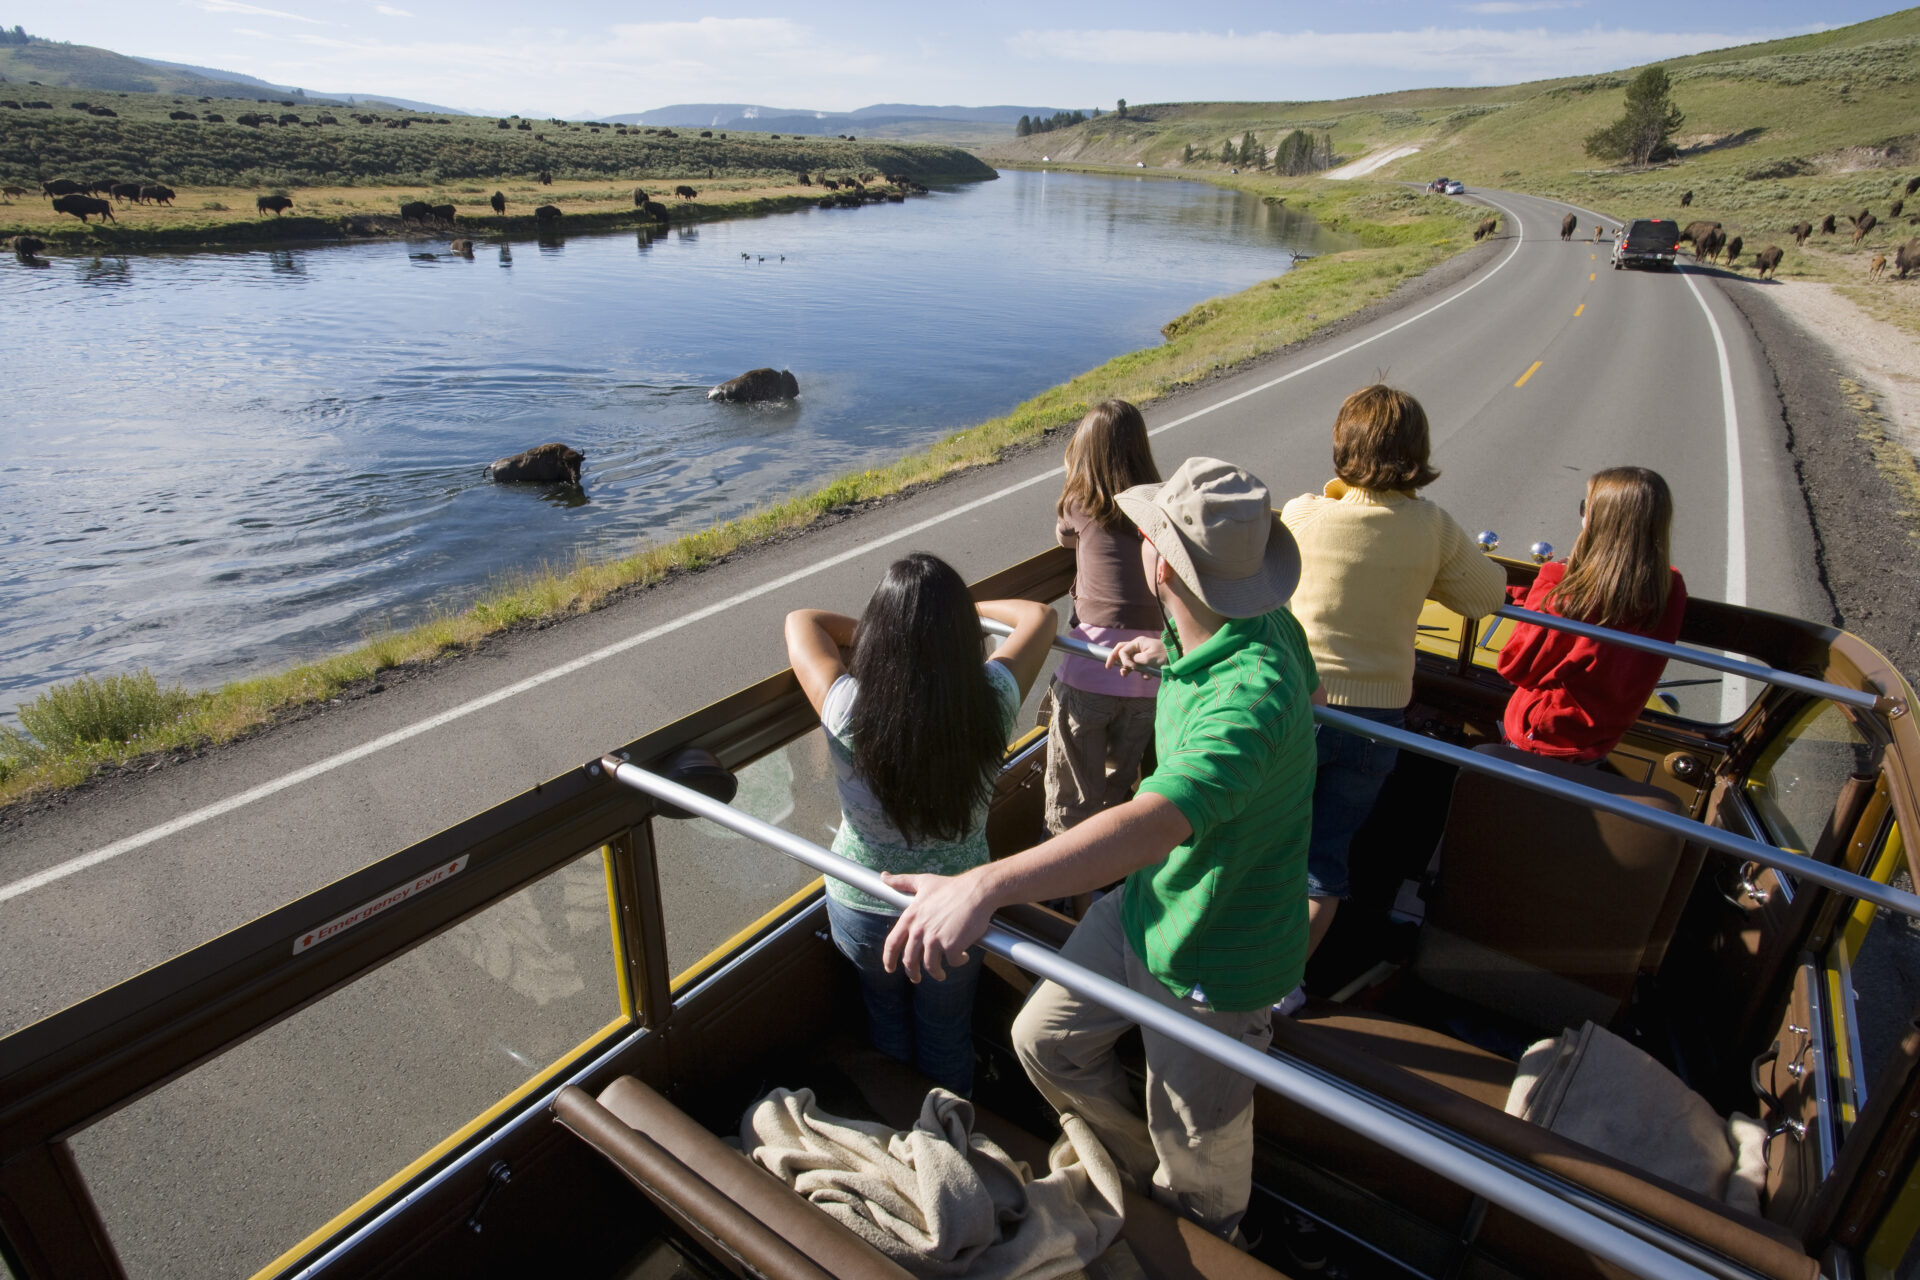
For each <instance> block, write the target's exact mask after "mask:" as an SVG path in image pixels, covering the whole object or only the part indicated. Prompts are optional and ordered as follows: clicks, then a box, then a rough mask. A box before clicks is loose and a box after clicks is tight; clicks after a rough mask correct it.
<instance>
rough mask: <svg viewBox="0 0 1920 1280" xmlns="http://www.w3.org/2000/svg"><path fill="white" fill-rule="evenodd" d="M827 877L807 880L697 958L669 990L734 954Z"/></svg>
mask: <svg viewBox="0 0 1920 1280" xmlns="http://www.w3.org/2000/svg"><path fill="white" fill-rule="evenodd" d="M826 879H827V878H826V877H825V876H815V877H814V878H813V879H811V880H809V881H807V883H805V884H804V885H802V886H800V888H798V889H796V890H794V891H793V893H791V894H789V895H788V896H787V898H786V899H785V900H783V901H782V902H781V903H780V905H779V906H777V907H775V908H773V909H772V910H771V911H769V912H767V913H766V914H765V915H763V916H761V917H760V918H759V919H758V920H755V921H754V922H753V923H752V924H750V925H748V926H747V927H746V928H744V929H742V930H740V932H738V933H736V934H734V935H733V936H732V937H731V938H728V939H727V940H726V941H725V942H723V943H721V944H720V945H719V946H717V947H715V948H714V949H713V950H711V951H709V952H707V954H705V955H703V956H701V957H700V958H699V959H698V960H695V961H694V962H693V964H692V966H691V967H689V968H687V969H684V970H682V971H681V972H680V973H677V974H675V975H674V978H673V982H672V983H671V984H670V986H669V990H672V991H681V990H684V989H685V988H686V986H687V984H689V983H691V982H693V981H694V980H695V979H696V978H699V977H701V976H702V975H704V974H705V973H706V972H707V970H709V969H711V968H713V967H715V966H716V965H718V964H719V963H720V962H721V961H722V960H725V959H726V958H727V957H728V956H730V955H732V954H733V952H734V951H735V950H737V949H738V948H739V947H741V946H742V945H744V944H745V943H746V941H747V939H749V938H751V937H753V935H754V934H756V933H758V932H760V931H761V930H762V929H764V928H766V927H767V926H768V925H769V924H772V923H773V921H774V920H776V919H778V918H779V917H780V916H783V915H785V914H786V913H787V912H788V911H791V910H792V909H793V908H794V907H796V906H798V905H799V904H800V903H801V902H802V901H804V900H805V899H807V898H809V897H811V896H812V895H813V893H814V891H815V890H816V889H818V888H819V887H820V886H821V885H823V884H825V883H826Z"/></svg>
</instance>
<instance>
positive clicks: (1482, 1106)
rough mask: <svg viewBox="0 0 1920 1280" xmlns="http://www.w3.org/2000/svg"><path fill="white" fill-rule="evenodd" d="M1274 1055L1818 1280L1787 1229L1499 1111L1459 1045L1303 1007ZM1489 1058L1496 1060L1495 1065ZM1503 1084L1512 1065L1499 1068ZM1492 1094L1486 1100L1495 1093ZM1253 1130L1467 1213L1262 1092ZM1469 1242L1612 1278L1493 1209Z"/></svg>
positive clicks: (1664, 1221)
mask: <svg viewBox="0 0 1920 1280" xmlns="http://www.w3.org/2000/svg"><path fill="white" fill-rule="evenodd" d="M1273 1030H1274V1035H1273V1046H1274V1049H1275V1050H1277V1051H1278V1052H1280V1053H1281V1054H1283V1055H1285V1056H1288V1057H1293V1058H1297V1059H1299V1060H1300V1061H1302V1062H1305V1063H1308V1064H1309V1065H1312V1066H1315V1067H1319V1068H1321V1069H1322V1070H1325V1071H1327V1072H1330V1073H1332V1074H1333V1075H1336V1076H1338V1077H1340V1078H1341V1079H1343V1080H1346V1081H1348V1082H1350V1083H1352V1084H1354V1085H1356V1086H1358V1087H1359V1088H1362V1089H1364V1090H1366V1091H1367V1092H1369V1093H1372V1094H1375V1095H1377V1096H1379V1097H1381V1098H1383V1099H1385V1100H1387V1101H1389V1102H1392V1103H1396V1104H1398V1105H1400V1106H1403V1107H1405V1108H1407V1109H1408V1110H1410V1111H1413V1112H1415V1113H1417V1114H1419V1115H1422V1116H1425V1117H1426V1118H1428V1119H1430V1120H1434V1121H1437V1122H1438V1123H1440V1124H1443V1125H1445V1126H1446V1127H1447V1128H1449V1129H1452V1130H1454V1131H1455V1132H1457V1133H1459V1134H1461V1135H1462V1136H1464V1137H1466V1138H1468V1139H1470V1140H1472V1141H1474V1142H1478V1143H1480V1144H1482V1145H1484V1146H1487V1147H1489V1148H1492V1149H1493V1150H1494V1151H1497V1152H1500V1153H1502V1154H1504V1155H1507V1156H1510V1157H1513V1158H1515V1159H1518V1160H1522V1161H1525V1162H1526V1163H1528V1164H1531V1165H1533V1166H1535V1167H1536V1168H1540V1169H1544V1170H1546V1171H1547V1172H1550V1173H1553V1174H1556V1175H1558V1176H1559V1177H1562V1178H1564V1179H1566V1180H1567V1181H1568V1182H1571V1183H1573V1184H1574V1185H1576V1186H1579V1187H1583V1188H1585V1189H1586V1190H1588V1191H1590V1192H1594V1193H1596V1194H1598V1195H1599V1196H1601V1197H1602V1198H1604V1199H1607V1200H1610V1201H1612V1202H1614V1203H1615V1204H1618V1205H1620V1206H1621V1207H1623V1208H1625V1209H1627V1210H1629V1211H1630V1212H1632V1213H1634V1214H1637V1215H1638V1216H1640V1217H1642V1218H1645V1219H1647V1220H1648V1221H1650V1222H1654V1223H1658V1224H1660V1225H1662V1226H1665V1227H1667V1228H1669V1229H1671V1230H1673V1231H1676V1232H1678V1233H1680V1234H1682V1235H1685V1236H1687V1237H1690V1238H1691V1239H1693V1240H1695V1241H1698V1242H1699V1243H1701V1244H1703V1245H1705V1246H1707V1247H1708V1248H1709V1249H1712V1250H1713V1251H1715V1252H1717V1253H1719V1254H1721V1255H1723V1256H1725V1257H1727V1258H1730V1259H1732V1260H1734V1261H1735V1262H1736V1263H1738V1264H1739V1265H1741V1266H1743V1267H1745V1268H1747V1269H1749V1270H1751V1271H1752V1272H1754V1273H1756V1274H1758V1275H1762V1276H1767V1277H1771V1278H1772V1280H1817V1277H1818V1276H1819V1274H1820V1268H1819V1264H1818V1262H1817V1261H1816V1260H1815V1259H1813V1258H1811V1257H1809V1256H1807V1253H1806V1251H1805V1250H1804V1249H1803V1248H1802V1247H1801V1245H1800V1241H1799V1239H1798V1237H1797V1236H1795V1235H1794V1234H1793V1233H1792V1232H1791V1231H1789V1230H1787V1229H1785V1228H1783V1227H1781V1226H1779V1225H1777V1224H1776V1223H1772V1222H1766V1221H1763V1220H1762V1219H1759V1218H1756V1217H1753V1216H1751V1215H1749V1214H1745V1213H1742V1212H1740V1211H1738V1210H1735V1209H1732V1208H1729V1207H1728V1206H1726V1205H1724V1204H1720V1203H1718V1202H1716V1201H1714V1200H1711V1199H1709V1198H1708V1197H1706V1196H1703V1195H1700V1194H1698V1193H1697V1192H1694V1191H1691V1190H1688V1189H1687V1188H1684V1187H1679V1186H1675V1185H1674V1184H1672V1183H1669V1182H1667V1181H1665V1180H1664V1179H1661V1178H1658V1177H1654V1176H1652V1175H1650V1174H1647V1173H1645V1172H1643V1171H1642V1170H1639V1169H1636V1168H1634V1167H1632V1166H1631V1165H1628V1164H1626V1163H1624V1162H1622V1161H1619V1160H1615V1159H1612V1158H1611V1157H1608V1156H1605V1155H1602V1154H1601V1153H1599V1152H1597V1151H1594V1150H1592V1149H1591V1148H1589V1147H1586V1146H1584V1145H1582V1144H1580V1143H1577V1142H1573V1141H1570V1140H1568V1139H1566V1138H1563V1137H1561V1136H1559V1135H1558V1134H1555V1133H1552V1132H1550V1131H1548V1130H1546V1129H1543V1128H1541V1127H1540V1126H1538V1125H1534V1124H1529V1123H1528V1122H1526V1121H1525V1120H1521V1119H1519V1118H1518V1117H1515V1116H1510V1115H1508V1114H1506V1112H1505V1111H1504V1110H1502V1109H1501V1108H1502V1106H1503V1104H1504V1103H1505V1100H1506V1087H1505V1086H1504V1085H1502V1086H1500V1087H1499V1088H1498V1089H1497V1090H1496V1089H1494V1088H1493V1087H1492V1085H1493V1071H1492V1064H1491V1063H1490V1062H1487V1061H1485V1060H1486V1059H1490V1058H1492V1057H1493V1056H1494V1055H1491V1054H1485V1053H1483V1051H1481V1050H1479V1049H1475V1048H1474V1047H1472V1046H1471V1045H1466V1044H1457V1043H1456V1044H1448V1043H1447V1041H1446V1037H1444V1036H1443V1035H1441V1034H1439V1033H1436V1032H1424V1031H1420V1030H1419V1029H1417V1028H1415V1029H1410V1028H1408V1027H1407V1026H1406V1025H1405V1024H1403V1023H1400V1022H1399V1021H1398V1020H1397V1019H1394V1018H1392V1017H1389V1016H1388V1015H1385V1014H1379V1013H1371V1012H1364V1011H1355V1010H1349V1009H1346V1008H1344V1007H1343V1006H1337V1005H1326V1004H1322V1003H1320V1002H1317V1001H1309V1002H1308V1004H1307V1006H1306V1007H1305V1008H1304V1009H1302V1010H1301V1011H1300V1012H1299V1013H1298V1014H1296V1015H1295V1016H1294V1017H1291V1018H1275V1019H1274V1029H1273ZM1500 1061H1502V1062H1504V1059H1501V1060H1500ZM1505 1067H1506V1074H1507V1077H1508V1081H1509V1082H1510V1081H1511V1078H1512V1074H1513V1069H1514V1068H1513V1064H1512V1063H1505ZM1496 1093H1497V1097H1496V1096H1495V1095H1496ZM1255 1106H1256V1110H1255V1123H1256V1127H1257V1131H1258V1133H1259V1134H1260V1135H1261V1137H1262V1139H1263V1141H1269V1142H1272V1143H1275V1144H1276V1145H1278V1146H1282V1147H1286V1148H1288V1149H1289V1150H1291V1151H1294V1152H1296V1153H1298V1154H1299V1156H1300V1157H1301V1158H1303V1159H1307V1160H1309V1161H1312V1162H1315V1163H1320V1164H1325V1165H1326V1166H1327V1167H1330V1168H1335V1169H1340V1170H1342V1172H1343V1173H1344V1174H1345V1176H1347V1177H1348V1178H1350V1179H1351V1180H1353V1181H1355V1182H1356V1183H1357V1184H1358V1185H1360V1186H1362V1187H1365V1188H1367V1189H1369V1190H1372V1191H1374V1192H1376V1193H1377V1194H1380V1195H1382V1196H1384V1197H1386V1198H1387V1199H1389V1200H1391V1201H1394V1202H1397V1203H1413V1202H1418V1203H1421V1204H1423V1205H1425V1206H1426V1207H1427V1209H1428V1211H1429V1213H1430V1216H1431V1218H1432V1220H1434V1221H1444V1220H1445V1218H1446V1217H1447V1216H1448V1215H1456V1216H1458V1215H1464V1214H1465V1213H1466V1212H1467V1202H1468V1199H1469V1196H1468V1194H1467V1193H1466V1192H1465V1191H1463V1190H1461V1189H1459V1188H1457V1187H1454V1186H1453V1184H1451V1183H1446V1182H1445V1180H1444V1179H1442V1178H1440V1177H1439V1175H1437V1174H1432V1173H1429V1172H1428V1171H1426V1170H1424V1169H1422V1168H1421V1167H1420V1166H1418V1165H1415V1164H1413V1163H1411V1162H1410V1161H1407V1160H1405V1159H1404V1158H1403V1157H1400V1156H1398V1155H1396V1154H1395V1153H1393V1152H1391V1151H1386V1150H1384V1149H1382V1148H1380V1147H1378V1146H1377V1145H1375V1144H1372V1143H1370V1142H1368V1141H1367V1140H1366V1139H1363V1138H1358V1137H1356V1136H1355V1135H1354V1134H1353V1133H1352V1132H1351V1131H1349V1130H1347V1129H1345V1128H1343V1127H1341V1126H1340V1125H1338V1124H1337V1123H1335V1122H1334V1121H1332V1120H1331V1119H1329V1118H1327V1117H1325V1116H1321V1115H1317V1114H1315V1113H1312V1112H1309V1111H1306V1110H1305V1109H1303V1108H1301V1107H1298V1106H1296V1105H1295V1104H1293V1103H1291V1102H1289V1101H1287V1100H1286V1099H1284V1098H1281V1097H1279V1096H1278V1095H1276V1094H1272V1093H1269V1092H1268V1091H1266V1090H1264V1089H1263V1090H1261V1091H1260V1093H1259V1094H1258V1096H1257V1098H1256V1104H1255ZM1480 1239H1481V1241H1482V1243H1483V1244H1484V1245H1485V1246H1486V1247H1487V1249H1489V1250H1490V1251H1492V1252H1493V1253H1494V1254H1495V1255H1496V1256H1499V1257H1503V1258H1506V1259H1508V1260H1509V1261H1511V1262H1514V1263H1517V1264H1519V1270H1520V1273H1521V1274H1539V1275H1565V1276H1586V1275H1612V1274H1614V1273H1613V1272H1612V1270H1611V1269H1610V1268H1608V1267H1607V1266H1606V1265H1605V1264H1601V1263H1598V1262H1597V1261H1595V1260H1591V1259H1589V1260H1588V1263H1589V1265H1587V1266H1584V1267H1583V1266H1578V1265H1575V1255H1571V1254H1570V1251H1569V1250H1568V1249H1567V1246H1566V1244H1565V1242H1564V1241H1561V1240H1560V1239H1559V1238H1558V1237H1556V1236H1554V1235H1552V1234H1551V1233H1550V1232H1548V1231H1546V1230H1545V1229H1544V1228H1541V1227H1536V1226H1534V1225H1532V1224H1531V1223H1529V1222H1526V1221H1525V1220H1523V1219H1520V1218H1517V1217H1514V1216H1513V1215H1511V1214H1507V1213H1504V1212H1502V1211H1500V1210H1494V1211H1493V1212H1492V1213H1490V1214H1489V1215H1488V1216H1487V1220H1486V1224H1485V1226H1484V1228H1483V1229H1482V1232H1481V1236H1480Z"/></svg>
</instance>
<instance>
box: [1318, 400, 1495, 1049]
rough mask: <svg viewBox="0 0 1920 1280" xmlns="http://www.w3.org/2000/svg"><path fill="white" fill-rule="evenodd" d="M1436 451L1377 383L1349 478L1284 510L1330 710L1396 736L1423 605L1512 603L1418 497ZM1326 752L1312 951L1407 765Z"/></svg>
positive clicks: (1347, 456)
mask: <svg viewBox="0 0 1920 1280" xmlns="http://www.w3.org/2000/svg"><path fill="white" fill-rule="evenodd" d="M1428 450H1429V443H1428V437H1427V414H1426V411H1425V410H1424V409H1422V408H1421V407H1420V402H1419V401H1418V400H1415V399H1414V398H1413V397H1412V396H1410V395H1408V394H1407V393H1406V392H1404V391H1396V390H1394V389H1393V388H1391V387H1385V386H1379V385H1375V386H1371V387H1364V388H1362V389H1361V390H1359V391H1356V392H1354V393H1353V394H1352V395H1350V396H1348V397H1347V400H1346V403H1345V404H1343V405H1341V406H1340V414H1339V416H1338V417H1337V418H1335V419H1334V423H1333V470H1334V475H1335V476H1336V477H1337V478H1336V479H1333V480H1329V481H1328V482H1327V485H1326V488H1325V490H1324V491H1323V492H1321V493H1317V494H1315V493H1306V494H1301V495H1300V496H1299V497H1297V498H1295V499H1294V500H1293V501H1291V502H1289V503H1288V504H1287V505H1286V507H1285V509H1284V510H1282V512H1281V513H1280V518H1281V519H1282V520H1283V521H1285V523H1286V526H1287V529H1288V530H1289V531H1290V532H1291V533H1292V534H1293V537H1294V541H1296V542H1298V543H1299V544H1300V557H1301V571H1300V585H1299V586H1298V587H1297V588H1295V590H1294V593H1293V613H1294V616H1295V617H1296V618H1298V619H1299V620H1300V625H1301V626H1302V627H1304V628H1306V632H1307V642H1308V644H1309V645H1310V646H1311V647H1312V650H1313V662H1314V666H1315V667H1317V668H1318V669H1319V672H1320V692H1321V694H1322V695H1323V697H1324V700H1325V702H1326V703H1327V704H1328V705H1329V706H1334V707H1338V708H1339V709H1340V710H1342V711H1346V712H1349V713H1351V714H1353V715H1359V716H1365V717H1366V718H1367V719H1369V720H1377V721H1380V722H1381V723H1383V724H1390V725H1395V726H1398V725H1401V724H1403V723H1405V720H1406V708H1407V703H1408V701H1409V700H1411V698H1412V697H1413V640H1414V636H1415V634H1416V631H1417V628H1418V625H1419V620H1420V608H1421V605H1422V603H1423V602H1424V601H1425V600H1426V599H1427V598H1428V597H1429V596H1431V597H1432V598H1433V599H1435V600H1438V601H1439V602H1440V603H1441V604H1443V605H1445V606H1447V608H1449V609H1452V610H1453V611H1454V612H1456V613H1459V614H1462V615H1464V616H1466V617H1469V618H1475V617H1480V616H1482V615H1484V614H1488V613H1491V612H1493V610H1494V609H1495V608H1497V607H1498V606H1500V605H1502V604H1504V603H1506V595H1505V588H1506V583H1507V579H1506V574H1505V573H1503V572H1502V571H1501V569H1500V566H1499V565H1497V564H1495V563H1494V562H1493V561H1491V560H1489V559H1487V557H1486V556H1485V555H1483V554H1481V552H1480V549H1479V547H1478V546H1476V545H1475V544H1474V541H1473V539H1472V538H1471V537H1469V536H1468V535H1467V531H1466V530H1465V529H1462V528H1461V527H1460V525H1459V523H1458V522H1457V521H1455V520H1454V518H1453V517H1452V516H1450V515H1448V514H1447V513H1446V512H1445V511H1442V510H1441V509H1440V508H1439V507H1437V506H1435V505H1434V504H1433V503H1431V502H1429V501H1427V500H1426V499H1425V498H1422V497H1420V496H1418V491H1419V490H1420V489H1421V488H1423V487H1425V486H1426V485H1429V484H1432V483H1433V482H1434V481H1435V480H1437V479H1438V478H1439V476H1440V473H1439V472H1438V471H1436V470H1434V468H1433V467H1432V466H1431V465H1429V464H1428V461H1427V454H1428ZM1318 746H1319V756H1320V769H1319V774H1318V777H1317V781H1316V782H1315V785H1314V791H1313V840H1312V844H1311V846H1310V847H1309V850H1308V853H1307V893H1308V910H1309V912H1310V918H1311V926H1310V927H1311V932H1310V939H1309V944H1308V945H1309V947H1310V948H1311V947H1318V946H1319V945H1320V940H1321V939H1322V938H1324V937H1325V936H1326V933H1327V929H1328V927H1329V926H1330V925H1332V923H1333V915H1334V911H1335V910H1336V909H1337V908H1338V907H1339V905H1340V900H1341V899H1342V898H1345V897H1346V896H1347V892H1348V888H1347V847H1348V845H1350V844H1351V843H1352V841H1353V835H1354V832H1356V831H1358V830H1359V829H1360V824H1361V823H1363V822H1365V821H1366V819H1367V815H1368V814H1369V813H1371V812H1372V811H1373V804H1374V801H1375V800H1376V799H1377V798H1378V797H1379V795H1380V787H1381V785H1382V784H1383V783H1384V782H1385V781H1386V780H1387V775H1388V774H1389V773H1391V772H1392V771H1393V762H1394V759H1395V757H1396V756H1397V755H1398V752H1397V751H1396V750H1395V749H1394V748H1393V747H1389V746H1385V745H1383V744H1381V743H1376V742H1372V741H1370V740H1368V739H1365V738H1360V737H1356V736H1354V735H1353V734H1348V733H1340V732H1338V731H1336V730H1333V729H1327V728H1322V729H1320V730H1319V731H1318ZM1309 954H1311V952H1309ZM1289 999H1290V1000H1291V999H1292V998H1291V997H1290V998H1289ZM1284 1003H1285V1002H1283V1004H1284ZM1294 1003H1295V1004H1297V1001H1294ZM1285 1011H1287V1012H1291V1009H1287V1010H1285Z"/></svg>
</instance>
